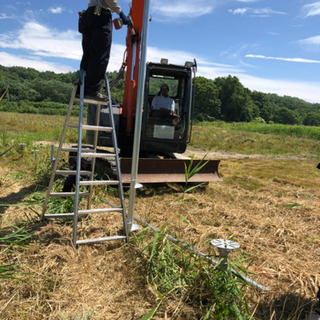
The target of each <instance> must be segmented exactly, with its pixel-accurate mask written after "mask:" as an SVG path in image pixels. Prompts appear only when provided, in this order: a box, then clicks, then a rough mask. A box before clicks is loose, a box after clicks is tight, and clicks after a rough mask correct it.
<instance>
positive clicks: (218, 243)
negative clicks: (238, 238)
mask: <svg viewBox="0 0 320 320" xmlns="http://www.w3.org/2000/svg"><path fill="white" fill-rule="evenodd" d="M210 244H211V245H213V246H214V247H216V248H219V249H226V250H235V249H239V248H240V245H239V244H238V243H237V242H234V241H231V240H225V239H213V240H211V241H210Z"/></svg>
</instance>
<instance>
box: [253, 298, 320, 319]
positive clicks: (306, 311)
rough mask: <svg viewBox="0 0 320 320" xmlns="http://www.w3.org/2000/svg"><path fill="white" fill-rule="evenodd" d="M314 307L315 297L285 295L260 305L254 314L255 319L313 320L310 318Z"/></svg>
mask: <svg viewBox="0 0 320 320" xmlns="http://www.w3.org/2000/svg"><path fill="white" fill-rule="evenodd" d="M316 307H317V302H316V297H315V299H310V298H305V297H303V296H300V295H298V294H295V293H286V294H283V295H281V296H279V297H277V298H276V299H274V300H273V301H271V302H262V303H260V304H259V306H258V308H257V311H256V313H255V317H256V318H255V319H257V320H270V319H272V320H287V319H290V320H309V319H310V320H311V319H312V320H313V319H314V318H312V317H311V314H312V312H313V311H314V310H315V309H316ZM319 317H320V316H319Z"/></svg>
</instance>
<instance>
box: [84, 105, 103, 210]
mask: <svg viewBox="0 0 320 320" xmlns="http://www.w3.org/2000/svg"><path fill="white" fill-rule="evenodd" d="M100 110H101V103H99V104H98V105H97V106H96V120H95V121H96V126H97V127H98V126H99V124H100ZM98 137H99V130H95V131H94V135H93V150H94V151H93V152H94V153H96V152H97V147H98ZM96 161H97V159H96V157H93V158H92V160H91V174H90V180H91V181H93V180H94V172H95V169H96ZM92 193H93V186H92V185H89V194H90V195H89V197H88V202H87V209H88V210H89V209H90V208H91V202H92Z"/></svg>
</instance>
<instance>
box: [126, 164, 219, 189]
mask: <svg viewBox="0 0 320 320" xmlns="http://www.w3.org/2000/svg"><path fill="white" fill-rule="evenodd" d="M190 161H192V160H190V159H153V158H140V159H139V166H138V175H137V182H138V183H142V184H147V183H174V182H175V183H182V182H183V183H184V182H186V177H185V172H186V169H185V166H187V167H188V166H189V164H190ZM200 161H201V160H193V163H192V168H194V167H195V166H197V164H198V163H199V162H200ZM219 162H220V160H208V163H207V164H206V165H205V166H204V167H203V168H202V169H201V171H199V172H198V173H196V174H195V175H193V176H192V177H191V178H190V179H188V183H201V182H205V183H207V182H217V181H221V178H220V176H219V173H218V166H219ZM131 163H132V159H131V158H121V159H120V167H121V175H122V183H124V184H127V183H130V179H131ZM192 168H191V170H192Z"/></svg>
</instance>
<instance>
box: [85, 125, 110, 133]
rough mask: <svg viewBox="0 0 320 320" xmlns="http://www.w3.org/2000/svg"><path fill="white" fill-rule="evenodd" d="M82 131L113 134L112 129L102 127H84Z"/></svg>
mask: <svg viewBox="0 0 320 320" xmlns="http://www.w3.org/2000/svg"><path fill="white" fill-rule="evenodd" d="M82 129H84V130H92V131H106V132H112V131H113V129H112V127H102V126H89V125H83V126H82Z"/></svg>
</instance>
